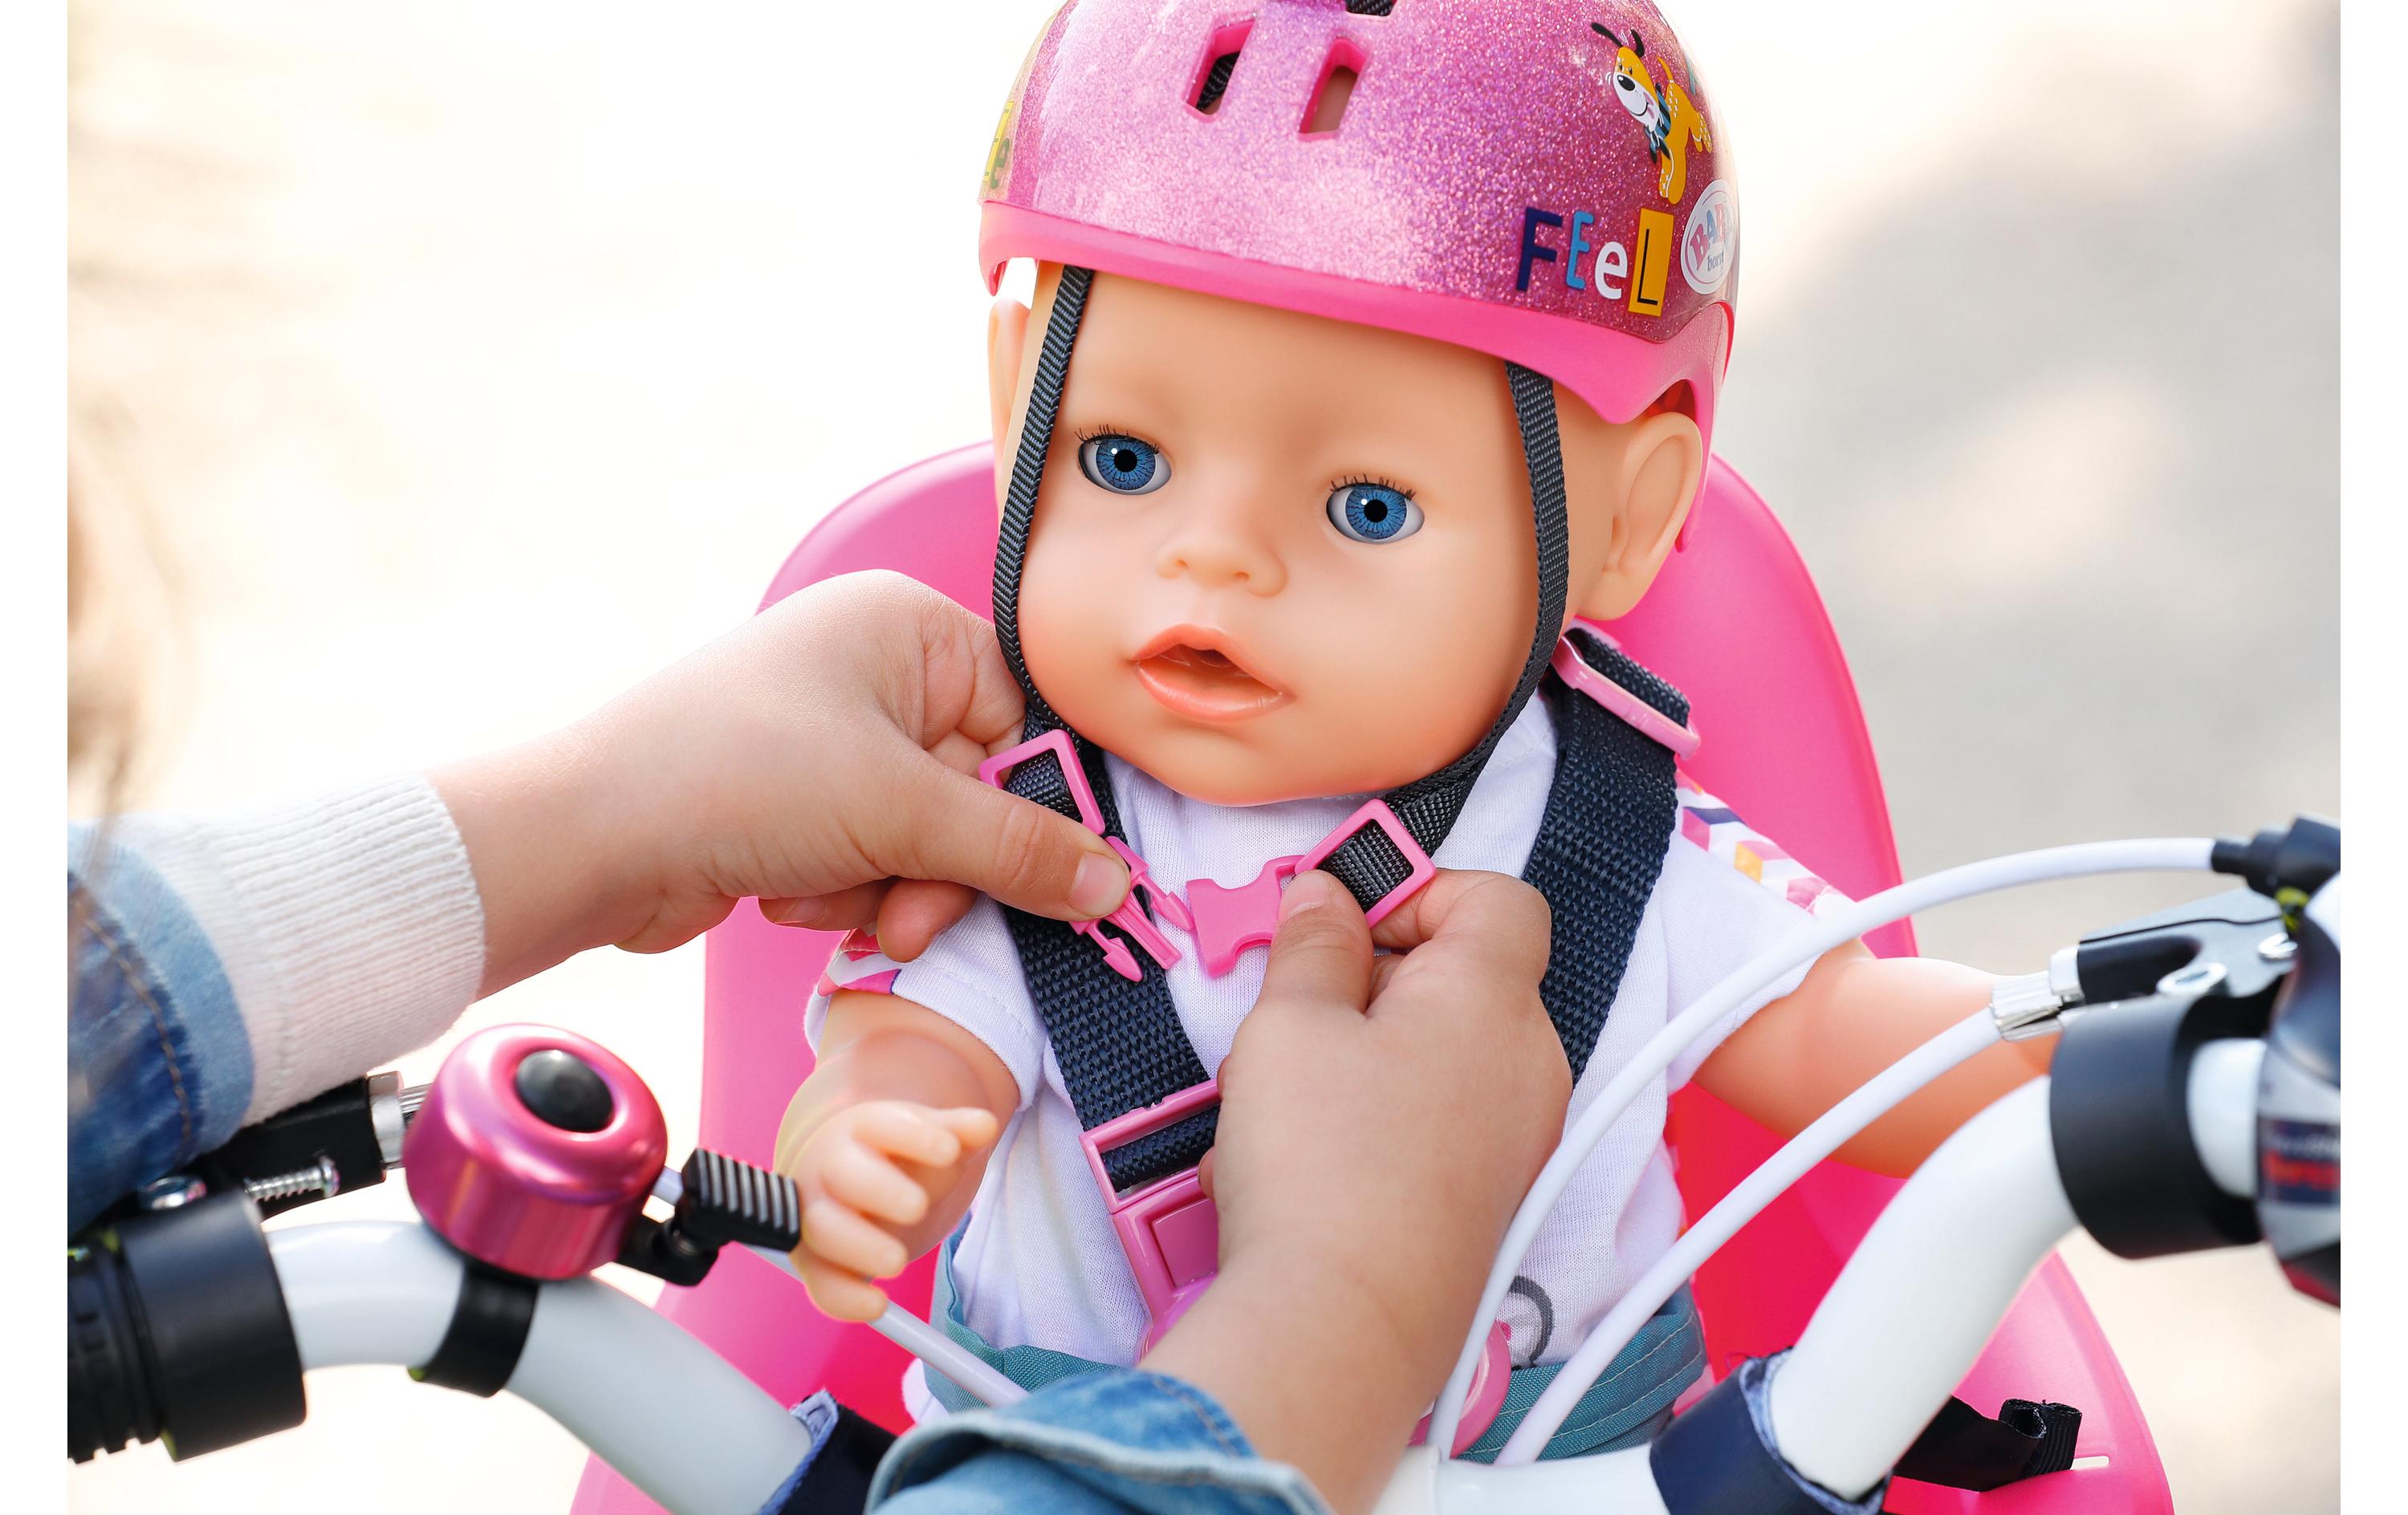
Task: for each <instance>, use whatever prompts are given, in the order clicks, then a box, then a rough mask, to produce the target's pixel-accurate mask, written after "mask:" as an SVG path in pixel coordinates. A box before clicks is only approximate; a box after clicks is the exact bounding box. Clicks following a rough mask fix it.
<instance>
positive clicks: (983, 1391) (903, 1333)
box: [652, 1168, 1028, 1408]
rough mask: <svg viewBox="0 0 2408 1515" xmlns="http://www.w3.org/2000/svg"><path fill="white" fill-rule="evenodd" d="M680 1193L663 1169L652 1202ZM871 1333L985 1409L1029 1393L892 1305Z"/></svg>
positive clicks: (767, 1255)
mask: <svg viewBox="0 0 2408 1515" xmlns="http://www.w3.org/2000/svg"><path fill="white" fill-rule="evenodd" d="M683 1193H685V1179H684V1176H683V1175H681V1174H680V1173H679V1172H678V1170H677V1169H675V1168H663V1169H662V1170H661V1176H660V1178H659V1179H657V1180H656V1181H655V1182H654V1183H653V1184H652V1197H653V1198H655V1199H657V1200H660V1201H661V1202H663V1203H664V1204H668V1205H674V1204H676V1203H677V1202H678V1197H679V1196H680V1195H681V1194H683ZM747 1250H748V1251H751V1252H752V1253H753V1255H754V1256H756V1257H759V1258H761V1259H762V1260H763V1261H765V1262H767V1263H769V1264H770V1265H773V1266H776V1267H778V1268H781V1269H782V1270H783V1271H784V1272H785V1274H786V1276H787V1277H788V1278H791V1279H794V1280H795V1281H796V1283H800V1282H801V1281H802V1277H803V1276H802V1275H801V1274H800V1273H798V1272H796V1269H795V1260H794V1258H793V1257H792V1256H790V1255H789V1254H787V1253H785V1252H781V1251H778V1250H777V1249H776V1248H774V1247H752V1248H748V1249H747ZM869 1328H870V1329H871V1330H872V1331H875V1332H877V1333H878V1334H879V1335H880V1336H884V1337H885V1338H886V1339H887V1340H889V1341H891V1342H893V1343H895V1345H896V1346H897V1347H900V1348H902V1349H903V1350H904V1351H907V1352H910V1354H911V1355H912V1356H914V1357H916V1358H918V1359H920V1360H921V1361H922V1362H924V1363H925V1364H927V1365H929V1366H930V1367H933V1368H935V1369H936V1370H937V1371H938V1372H939V1373H942V1374H943V1375H944V1376H945V1377H947V1378H949V1379H953V1381H954V1382H955V1383H958V1384H960V1385H961V1386H962V1387H963V1388H964V1389H967V1390H968V1391H969V1393H970V1394H973V1395H975V1396H976V1397H977V1398H978V1399H979V1400H980V1401H981V1402H982V1403H984V1404H988V1405H993V1406H996V1407H998V1408H1000V1407H1002V1406H1005V1405H1016V1404H1018V1403H1019V1402H1020V1401H1021V1400H1024V1399H1025V1398H1027V1397H1028V1391H1027V1390H1025V1389H1024V1388H1022V1387H1021V1386H1020V1385H1018V1384H1016V1383H1014V1382H1012V1381H1011V1379H1007V1378H1005V1377H1004V1376H1003V1375H1002V1374H1000V1373H998V1372H996V1370H995V1369H994V1368H992V1367H990V1366H988V1365H987V1364H986V1361H985V1359H983V1358H982V1357H980V1356H979V1355H978V1354H977V1353H975V1352H973V1351H970V1350H969V1349H968V1348H967V1347H965V1346H963V1345H962V1344H961V1343H960V1342H958V1341H955V1340H954V1339H953V1337H951V1336H947V1335H945V1334H944V1333H943V1332H942V1331H939V1330H938V1329H937V1328H936V1327H935V1326H933V1325H930V1324H929V1323H928V1322H925V1321H924V1320H922V1319H920V1317H918V1316H916V1315H914V1314H912V1313H911V1312H910V1310H907V1309H905V1308H903V1307H902V1306H900V1305H897V1304H895V1303H894V1302H892V1301H889V1302H888V1303H887V1306H886V1312H885V1313H884V1314H882V1315H881V1316H879V1317H878V1319H876V1320H874V1321H872V1322H869Z"/></svg>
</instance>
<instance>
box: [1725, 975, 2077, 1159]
mask: <svg viewBox="0 0 2408 1515" xmlns="http://www.w3.org/2000/svg"><path fill="white" fill-rule="evenodd" d="M1993 982H1994V980H1993V979H1992V978H1991V976H1990V975H1988V974H1986V973H1984V972H1982V971H1981V970H1979V969H1977V968H1968V967H1963V966H1960V965H1957V964H1954V963H1943V962H1941V961H1939V960H1938V959H1936V958H1921V957H1905V958H1877V957H1875V956H1873V955H1872V954H1871V952H1870V951H1868V950H1865V947H1864V945H1863V944H1862V943H1859V942H1851V943H1849V944H1848V945H1847V946H1845V947H1842V948H1838V949H1835V950H1832V951H1830V952H1828V953H1826V954H1824V956H1823V958H1822V959H1821V961H1819V962H1817V963H1816V964H1815V965H1814V966H1813V968H1812V969H1811V970H1810V971H1809V972H1808V973H1807V975H1806V978H1805V979H1804V981H1802V982H1800V983H1799V986H1798V987H1797V988H1796V989H1795V990H1792V991H1791V992H1790V993H1788V994H1787V995H1786V996H1785V997H1783V998H1781V999H1777V1000H1774V1001H1773V1002H1772V1003H1771V1004H1770V1005H1767V1006H1766V1007H1764V1008H1762V1009H1761V1010H1758V1011H1757V1012H1756V1014H1755V1015H1753V1016H1751V1017H1750V1018H1749V1019H1748V1020H1747V1022H1746V1023H1744V1024H1743V1025H1742V1026H1741V1027H1740V1028H1739V1029H1738V1030H1737V1031H1734V1032H1732V1033H1731V1035H1730V1036H1729V1037H1728V1038H1727V1040H1725V1041H1724V1042H1723V1044H1722V1045H1721V1046H1720V1047H1717V1048H1716V1049H1714V1051H1713V1055H1712V1056H1710V1057H1708V1058H1707V1059H1706V1060H1705V1062H1704V1063H1703V1064H1702V1065H1700V1066H1699V1069H1698V1073H1697V1081H1698V1083H1699V1086H1700V1087H1702V1088H1703V1089H1704V1090H1705V1091H1706V1092H1707V1093H1710V1094H1712V1095H1713V1096H1714V1097H1715V1098H1716V1099H1719V1100H1721V1101H1723V1102H1724V1103H1725V1104H1727V1105H1729V1106H1730V1107H1732V1108H1734V1109H1737V1110H1739V1111H1740V1112H1741V1113H1742V1114H1743V1115H1746V1116H1748V1117H1750V1118H1752V1119H1754V1120H1756V1121H1757V1122H1761V1123H1762V1124H1764V1125H1767V1126H1770V1127H1771V1128H1772V1130H1773V1131H1775V1132H1776V1133H1778V1134H1779V1135H1780V1136H1783V1137H1785V1138H1786V1137H1788V1136H1795V1135H1796V1134H1797V1133H1798V1132H1799V1131H1802V1130H1804V1129H1805V1128H1806V1126H1807V1125H1808V1124H1809V1123H1811V1122H1813V1120H1814V1118H1815V1117H1817V1116H1819V1115H1821V1114H1822V1113H1823V1112H1824V1111H1825V1110H1828V1109H1829V1108H1831V1107H1832V1106H1833V1105H1836V1104H1838V1103H1839V1102H1840V1101H1841V1100H1842V1099H1843V1098H1845V1097H1846V1096H1847V1095H1848V1094H1849V1093H1852V1092H1854V1091H1855V1090H1856V1088H1857V1087H1858V1086H1860V1085H1862V1084H1863V1083H1864V1082H1865V1080H1866V1079H1871V1077H1872V1076H1873V1075H1875V1074H1877V1073H1879V1072H1881V1070H1882V1069H1884V1068H1885V1067H1887V1066H1889V1065H1891V1064H1892V1063H1895V1062H1897V1061H1898V1060H1899V1058H1901V1057H1903V1056H1905V1055H1906V1054H1907V1053H1908V1052H1910V1051H1913V1050H1914V1049H1915V1048H1917V1047H1919V1046H1921V1045H1922V1044H1923V1043H1925V1042H1927V1041H1929V1040H1930V1039H1931V1038H1932V1037H1933V1036H1938V1035H1939V1034H1940V1033H1941V1032H1942V1031H1944V1030H1946V1029H1947V1028H1948V1027H1949V1026H1951V1025H1953V1024H1955V1023H1956V1022H1958V1021H1961V1020H1963V1019H1964V1018H1965V1017H1966V1016H1968V1015H1971V1014H1972V1013H1973V1012H1974V1011H1975V1010H1978V1009H1980V1008H1982V1007H1983V1006H1984V1005H1985V1004H1986V1003H1987V1002H1988V1000H1989V997H1990V990H1991V987H1992V984H1993ZM2054 1050H2055V1043H2054V1041H2052V1040H2049V1039H2041V1040H2034V1041H2023V1042H2011V1043H2008V1044H2007V1045H2004V1046H2000V1047H1993V1048H1991V1049H1989V1050H1986V1051H1984V1052H1982V1053H1980V1054H1979V1055H1978V1056H1975V1057H1973V1058H1971V1059H1969V1060H1968V1061H1966V1062H1965V1063H1963V1064H1961V1065H1958V1066H1957V1067H1956V1068H1953V1069H1951V1070H1950V1071H1949V1072H1948V1073H1946V1074H1944V1075H1942V1077H1940V1078H1938V1079H1934V1080H1932V1082H1930V1083H1929V1084H1927V1085H1926V1086H1924V1088H1923V1089H1921V1090H1920V1091H1918V1092H1917V1093H1915V1094H1914V1096H1913V1097H1911V1098H1909V1099H1907V1100H1906V1101H1905V1102H1903V1103H1902V1104H1900V1105H1899V1107H1898V1108H1896V1109H1894V1110H1892V1111H1890V1112H1889V1113H1888V1114H1887V1115H1885V1116H1884V1117H1882V1118H1881V1119H1880V1120H1878V1121H1876V1122H1873V1123H1872V1124H1871V1125H1870V1126H1867V1127H1866V1128H1865V1129H1864V1131H1863V1132H1861V1133H1859V1134H1858V1135H1857V1136H1856V1139H1854V1140H1853V1141H1850V1142H1849V1143H1848V1144H1847V1145H1846V1146H1844V1147H1842V1148H1841V1149H1840V1151H1839V1156H1840V1157H1841V1158H1842V1160H1844V1161H1846V1162H1849V1163H1853V1164H1855V1165H1856V1166H1858V1167H1863V1168H1871V1170H1873V1171H1874V1172H1876V1173H1885V1174H1888V1175H1890V1176H1891V1177H1893V1178H1904V1177H1905V1176H1906V1175H1907V1174H1910V1173H1912V1172H1914V1169H1915V1168H1916V1166H1918V1165H1920V1164H1921V1163H1922V1162H1923V1160H1924V1159H1925V1158H1926V1157H1928V1156H1929V1155H1930V1154H1931V1151H1932V1150H1933V1149H1934V1148H1936V1147H1938V1146H1939V1145H1940V1144H1941V1143H1942V1141H1944V1140H1946V1139H1947V1138H1948V1136H1949V1134H1950V1133H1951V1132H1954V1131H1955V1130H1956V1129H1957V1127H1958V1126H1959V1125H1961V1124H1963V1123H1964V1122H1966V1121H1968V1120H1970V1119H1971V1117H1973V1116H1974V1115H1976V1114H1978V1113H1980V1112H1981V1111H1982V1110H1984V1109H1985V1108H1988V1107H1989V1106H1990V1104H1991V1103H1992V1102H1993V1101H1995V1100H1997V1099H1998V1098H1999V1097H2000V1095H2001V1094H2004V1093H2007V1092H2008V1091H2009V1090H2011V1089H2013V1088H2014V1087H2015V1086H2016V1085H2017V1084H2020V1083H2022V1082H2024V1081H2025V1080H2026V1079H2031V1078H2035V1077H2037V1076H2038V1075H2040V1074H2042V1073H2045V1072H2047V1071H2048V1060H2049V1057H2050V1054H2051V1053H2052V1052H2053V1051H2054Z"/></svg>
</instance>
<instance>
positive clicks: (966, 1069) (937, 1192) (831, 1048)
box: [777, 992, 1019, 1257]
mask: <svg viewBox="0 0 2408 1515" xmlns="http://www.w3.org/2000/svg"><path fill="white" fill-rule="evenodd" d="M1018 1097H1019V1096H1018V1090H1017V1088H1016V1086H1015V1085H1014V1084H1013V1082H1012V1079H1011V1072H1010V1071H1009V1070H1008V1069H1006V1068H1005V1067H1004V1066H1003V1065H1002V1062H1001V1061H1000V1060H999V1059H997V1058H996V1055H995V1053H994V1052H992V1051H991V1050H988V1049H987V1047H986V1046H985V1044H984V1043H982V1042H981V1041H979V1040H978V1038H977V1037H975V1036H971V1035H970V1034H969V1033H968V1032H967V1031H964V1030H963V1029H962V1028H961V1027H960V1026H959V1025H957V1024H955V1023H954V1022H951V1021H948V1020H946V1019H945V1018H944V1017H943V1016H940V1015H938V1014H937V1013H936V1012H935V1011H933V1010H929V1009H926V1008H923V1007H921V1006H918V1005H914V1004H912V1003H911V1002H910V1001H909V1000H905V999H897V998H895V997H894V996H892V995H886V994H865V993H850V992H839V993H838V994H837V996H836V998H835V999H834V1001H832V1002H831V1003H830V1005H829V1007H828V1018H827V1025H826V1028H825V1030H824V1033H823V1034H822V1036H821V1037H820V1056H819V1063H818V1065H817V1066H815V1067H814V1068H813V1069H812V1070H811V1074H810V1077H809V1078H807V1079H804V1080H803V1084H802V1087H801V1088H800V1089H798V1090H796V1092H795V1097H794V1100H793V1102H792V1103H791V1104H789V1105H788V1106H787V1108H786V1116H785V1119H784V1120H783V1121H782V1122H780V1124H779V1127H778V1146H777V1165H778V1167H779V1169H780V1170H781V1171H782V1172H788V1173H792V1172H795V1171H796V1164H797V1162H798V1160H799V1158H800V1155H801V1153H802V1151H803V1149H804V1148H805V1146H806V1145H808V1144H809V1142H810V1138H811V1136H812V1135H813V1134H814V1133H816V1132H817V1131H818V1130H819V1129H820V1128H821V1127H822V1126H823V1125H824V1124H825V1123H826V1122H827V1121H828V1119H829V1118H830V1117H832V1116H834V1115H836V1114H838V1113H839V1112H841V1111H844V1110H848V1109H852V1108H855V1107H857V1106H861V1105H864V1104H867V1103H869V1102H871V1101H876V1100H896V1101H901V1102H904V1103H906V1104H910V1105H918V1106H925V1107H928V1108H934V1109H955V1108H976V1109H983V1110H986V1111H987V1112H989V1113H990V1114H992V1115H993V1116H994V1117H995V1118H996V1123H997V1125H1001V1124H1002V1123H1003V1122H1008V1121H1010V1120H1011V1113H1012V1108H1013V1107H1014V1106H1015V1105H1016V1104H1017V1103H1018ZM985 1168H986V1164H985V1153H984V1152H983V1151H982V1152H980V1153H978V1154H977V1155H976V1156H975V1158H973V1159H969V1160H966V1161H965V1162H963V1163H962V1165H960V1168H959V1170H958V1171H957V1172H956V1173H954V1174H953V1175H952V1177H951V1181H950V1182H944V1183H941V1184H939V1185H937V1186H930V1187H928V1210H927V1213H926V1214H925V1216H924V1217H923V1218H922V1219H921V1220H919V1221H918V1222H914V1223H912V1224H910V1225H896V1226H895V1227H894V1228H893V1229H894V1231H895V1234H896V1237H897V1239H899V1240H901V1241H902V1242H903V1244H904V1246H905V1247H906V1248H907V1249H908V1250H909V1251H910V1254H911V1255H912V1256H914V1257H916V1256H918V1255H920V1254H921V1253H922V1252H924V1251H927V1250H928V1249H929V1248H931V1247H933V1246H935V1245H936V1244H937V1243H938V1242H939V1241H941V1240H943V1239H944V1237H945V1235H946V1233H947V1232H949V1231H950V1230H952V1228H953V1224H954V1222H958V1221H959V1220H960V1219H961V1217H962V1213H963V1212H964V1211H965V1210H967V1209H968V1208H969V1202H970V1199H971V1197H972V1196H973V1195H974V1194H975V1193H977V1192H978V1185H979V1179H980V1178H981V1177H982V1175H983V1174H984V1172H985ZM907 1171H909V1170H908V1169H907ZM915 1177H925V1175H919V1174H915Z"/></svg>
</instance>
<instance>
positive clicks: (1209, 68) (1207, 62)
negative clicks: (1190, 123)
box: [1187, 16, 1254, 116]
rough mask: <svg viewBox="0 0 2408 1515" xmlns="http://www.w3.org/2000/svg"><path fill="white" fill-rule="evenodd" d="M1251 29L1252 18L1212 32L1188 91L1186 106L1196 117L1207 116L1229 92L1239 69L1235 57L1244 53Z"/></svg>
mask: <svg viewBox="0 0 2408 1515" xmlns="http://www.w3.org/2000/svg"><path fill="white" fill-rule="evenodd" d="M1253 30H1254V18H1253V17H1252V16H1249V17H1247V18H1246V19H1245V20H1243V21H1231V22H1229V23H1228V24H1227V25H1226V26H1221V27H1217V28H1215V29H1214V30H1213V33H1212V39H1211V41H1210V42H1207V43H1206V44H1205V45H1204V56H1203V58H1202V59H1201V60H1200V61H1199V62H1198V63H1197V65H1196V82H1195V84H1194V85H1193V86H1192V87H1190V88H1189V90H1188V92H1187V104H1188V105H1189V106H1190V107H1192V108H1193V109H1194V110H1195V111H1196V112H1197V114H1198V115H1204V116H1209V115H1211V114H1212V113H1213V112H1214V111H1216V110H1218V109H1220V108H1221V99H1222V96H1224V95H1226V94H1227V93H1229V76H1230V75H1232V74H1234V73H1236V72H1237V69H1238V55H1239V54H1240V52H1243V51H1244V50H1245V47H1246V36H1247V34H1248V33H1250V32H1252V31H1253Z"/></svg>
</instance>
